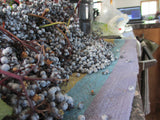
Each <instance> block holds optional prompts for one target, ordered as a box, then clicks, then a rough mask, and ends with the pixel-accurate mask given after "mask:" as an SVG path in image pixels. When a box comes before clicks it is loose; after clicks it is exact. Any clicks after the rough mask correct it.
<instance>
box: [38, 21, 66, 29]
mask: <svg viewBox="0 0 160 120" xmlns="http://www.w3.org/2000/svg"><path fill="white" fill-rule="evenodd" d="M57 24H66V23H65V22H54V23H51V24H46V25H42V26H40V27H39V28H44V27H50V26H52V25H57Z"/></svg>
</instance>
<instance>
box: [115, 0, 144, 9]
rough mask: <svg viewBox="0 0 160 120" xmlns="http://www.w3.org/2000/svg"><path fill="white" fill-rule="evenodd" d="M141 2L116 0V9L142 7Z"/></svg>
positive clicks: (137, 0)
mask: <svg viewBox="0 0 160 120" xmlns="http://www.w3.org/2000/svg"><path fill="white" fill-rule="evenodd" d="M140 1H141V0H114V6H115V7H116V8H121V7H131V6H140Z"/></svg>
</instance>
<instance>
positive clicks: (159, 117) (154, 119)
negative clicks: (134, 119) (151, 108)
mask: <svg viewBox="0 0 160 120" xmlns="http://www.w3.org/2000/svg"><path fill="white" fill-rule="evenodd" d="M146 120H160V112H156V113H151V114H149V115H147V116H146Z"/></svg>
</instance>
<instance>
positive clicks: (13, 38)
mask: <svg viewBox="0 0 160 120" xmlns="http://www.w3.org/2000/svg"><path fill="white" fill-rule="evenodd" d="M0 30H1V31H2V32H3V33H4V34H6V35H7V36H8V37H9V38H11V39H12V40H14V41H16V42H17V41H19V42H20V43H21V44H22V45H23V46H24V47H28V48H29V49H31V50H33V51H35V52H36V53H38V51H37V50H36V49H35V48H34V47H32V46H30V45H28V44H27V43H25V42H24V41H22V40H20V39H19V38H18V37H16V36H15V35H13V34H12V33H10V32H9V31H7V30H6V29H4V28H3V27H1V26H0Z"/></svg>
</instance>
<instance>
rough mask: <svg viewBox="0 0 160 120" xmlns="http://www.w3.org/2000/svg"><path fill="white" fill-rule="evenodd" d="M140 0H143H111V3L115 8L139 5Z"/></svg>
mask: <svg viewBox="0 0 160 120" xmlns="http://www.w3.org/2000/svg"><path fill="white" fill-rule="evenodd" d="M141 1H143V0H113V5H114V6H115V7H116V8H121V7H131V6H140V2H141ZM159 11H160V0H159Z"/></svg>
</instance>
